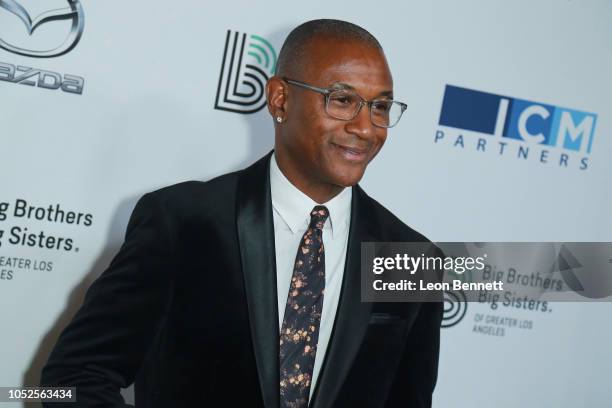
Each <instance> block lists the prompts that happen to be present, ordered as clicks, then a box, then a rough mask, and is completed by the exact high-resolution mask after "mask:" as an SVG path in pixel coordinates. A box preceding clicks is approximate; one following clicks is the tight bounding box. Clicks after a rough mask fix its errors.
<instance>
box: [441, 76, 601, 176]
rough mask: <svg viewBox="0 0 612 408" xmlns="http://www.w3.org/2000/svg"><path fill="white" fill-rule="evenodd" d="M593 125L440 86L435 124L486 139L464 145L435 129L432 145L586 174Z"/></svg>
mask: <svg viewBox="0 0 612 408" xmlns="http://www.w3.org/2000/svg"><path fill="white" fill-rule="evenodd" d="M596 121H597V115H596V114H594V113H589V112H583V111H578V110H574V109H568V108H562V107H559V106H553V105H548V104H543V103H539V102H532V101H528V100H524V99H518V98H511V97H508V96H502V95H496V94H492V93H487V92H481V91H476V90H472V89H467V88H461V87H458V86H453V85H446V89H445V92H444V101H443V102H442V110H441V112H440V120H439V123H438V124H439V125H440V126H445V127H447V128H454V129H461V130H464V131H471V132H478V133H480V134H484V135H488V136H486V137H478V138H477V139H476V138H475V139H476V140H467V141H466V140H464V134H463V133H461V132H453V131H448V130H437V131H436V134H435V138H434V142H435V143H439V144H443V143H452V145H453V146H454V147H455V148H460V149H461V150H463V149H465V148H466V146H467V148H470V147H471V148H472V149H474V150H476V151H481V152H486V151H490V152H494V153H496V154H498V155H506V156H514V157H515V158H516V159H519V160H520V159H523V160H528V159H531V160H536V161H539V162H540V163H544V164H550V163H552V164H556V165H558V166H561V167H569V166H571V167H578V168H579V169H580V170H586V169H587V168H588V165H589V155H590V153H591V149H592V146H593V139H594V135H595V124H596Z"/></svg>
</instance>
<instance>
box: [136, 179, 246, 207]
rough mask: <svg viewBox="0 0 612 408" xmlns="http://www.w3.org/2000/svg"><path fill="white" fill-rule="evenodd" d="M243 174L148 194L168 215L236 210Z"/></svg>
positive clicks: (185, 184) (185, 182)
mask: <svg viewBox="0 0 612 408" xmlns="http://www.w3.org/2000/svg"><path fill="white" fill-rule="evenodd" d="M239 175H240V171H236V172H232V173H227V174H223V175H221V176H218V177H215V178H213V179H210V180H207V181H199V180H190V181H183V182H180V183H176V184H172V185H169V186H165V187H162V188H159V189H157V190H154V191H151V192H149V193H146V194H144V196H143V197H142V198H141V200H143V199H144V197H147V198H148V199H152V200H154V201H155V202H156V203H157V204H158V205H159V206H160V207H161V208H163V209H164V210H165V211H167V212H170V213H174V214H182V215H190V214H202V212H203V211H204V213H206V211H207V210H208V212H209V213H213V212H218V211H221V210H228V209H232V210H233V208H234V206H233V203H234V202H235V197H236V187H237V182H238V177H239Z"/></svg>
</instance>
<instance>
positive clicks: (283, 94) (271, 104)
mask: <svg viewBox="0 0 612 408" xmlns="http://www.w3.org/2000/svg"><path fill="white" fill-rule="evenodd" d="M266 101H267V105H268V112H270V115H272V118H273V119H274V121H275V122H283V121H284V120H285V118H286V117H287V84H286V83H285V81H283V80H282V79H281V78H280V77H278V76H276V75H275V76H273V77H271V78H270V79H268V82H267V83H266ZM278 118H281V120H280V121H279V120H278Z"/></svg>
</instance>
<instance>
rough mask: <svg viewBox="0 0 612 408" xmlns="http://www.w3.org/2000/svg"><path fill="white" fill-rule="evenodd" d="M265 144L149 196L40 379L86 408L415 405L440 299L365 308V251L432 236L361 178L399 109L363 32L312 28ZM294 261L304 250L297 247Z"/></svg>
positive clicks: (292, 40) (432, 363)
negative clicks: (204, 175)
mask: <svg viewBox="0 0 612 408" xmlns="http://www.w3.org/2000/svg"><path fill="white" fill-rule="evenodd" d="M266 90H267V101H268V110H269V111H270V113H271V114H272V117H273V120H274V123H275V146H274V151H273V152H271V153H270V154H268V155H266V156H265V157H264V158H262V159H261V160H259V161H258V162H256V163H255V164H253V165H252V166H251V167H249V168H247V169H245V170H242V171H239V172H236V173H231V174H227V175H224V176H221V177H219V178H216V179H213V180H210V181H208V182H205V183H202V182H188V183H182V184H178V185H175V186H171V187H167V188H164V189H161V190H158V191H155V192H153V193H149V194H146V195H145V196H143V197H142V198H141V199H140V200H139V202H138V204H137V205H136V208H135V209H134V212H133V214H132V217H131V219H130V222H129V224H128V228H127V232H126V239H125V243H124V244H123V246H122V248H121V250H120V251H119V253H118V254H117V256H116V257H115V258H114V260H113V261H112V263H111V264H110V266H109V268H108V269H107V270H106V271H105V272H104V273H103V274H102V276H100V278H99V279H98V280H97V281H96V282H95V283H94V284H93V285H92V286H91V288H90V290H89V291H88V293H87V296H86V299H85V301H84V304H83V307H82V309H81V310H80V311H79V312H78V313H77V315H76V316H75V318H74V320H73V321H72V322H71V323H70V325H69V326H68V327H67V328H66V330H65V331H64V333H63V334H62V335H61V337H60V339H59V341H58V344H57V346H56V348H55V350H54V351H53V353H52V354H51V356H50V358H49V362H48V364H47V366H46V367H45V368H44V370H43V380H42V382H43V384H44V385H71V386H76V387H77V398H78V400H79V402H80V405H81V406H94V405H96V406H98V405H99V406H121V405H122V404H123V401H122V399H121V397H120V394H119V389H120V387H126V386H128V385H129V384H131V383H132V382H134V381H135V382H136V388H135V390H136V391H135V392H136V405H137V407H174V406H180V407H183V406H185V407H195V406H210V407H292V408H298V407H307V406H311V407H313V408H324V407H325V408H326V407H426V406H430V405H431V395H432V392H433V389H434V386H435V382H436V376H437V363H438V348H439V330H440V321H441V314H442V312H441V310H442V309H441V304H440V303H362V302H360V271H359V267H360V265H359V262H360V244H361V242H365V241H425V240H426V239H425V238H424V237H423V236H422V235H420V234H418V233H417V232H415V231H413V230H412V229H410V228H409V227H407V226H406V225H405V224H403V223H402V222H401V221H400V220H398V219H397V218H396V217H394V216H393V215H392V214H391V213H390V212H388V211H387V210H386V209H385V208H383V207H382V206H381V205H380V204H378V203H377V202H376V201H374V200H373V199H371V198H370V197H368V196H367V195H366V194H365V193H364V192H363V190H362V189H361V188H360V187H359V186H358V185H357V183H358V181H359V180H360V179H361V178H362V176H363V174H364V171H365V168H366V166H367V164H368V163H369V162H370V161H371V160H372V159H373V158H374V156H376V154H377V153H378V152H379V151H380V149H381V147H382V146H383V144H384V142H385V139H386V136H387V128H388V127H390V126H393V125H394V124H395V123H396V122H397V120H399V118H400V116H401V113H402V112H403V110H404V109H405V105H403V104H401V103H398V102H394V101H393V99H392V98H393V92H392V91H393V84H392V78H391V73H390V71H389V68H388V66H387V62H386V59H385V56H384V54H383V50H382V48H381V47H380V45H379V43H378V41H377V40H376V39H375V38H374V37H373V36H372V35H371V34H369V33H368V32H367V31H365V30H364V29H362V28H360V27H358V26H355V25H353V24H350V23H347V22H342V21H337V20H314V21H310V22H307V23H305V24H302V25H301V26H299V27H297V28H296V29H295V30H293V31H292V33H291V34H290V35H289V36H288V38H287V40H286V41H285V44H284V45H283V48H282V50H281V52H280V55H279V61H278V67H277V75H276V76H274V77H272V78H271V79H270V80H269V81H268V84H267V88H266ZM296 252H297V255H296Z"/></svg>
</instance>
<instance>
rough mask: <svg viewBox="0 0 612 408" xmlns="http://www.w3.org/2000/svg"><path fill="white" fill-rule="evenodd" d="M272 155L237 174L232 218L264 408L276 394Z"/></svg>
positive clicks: (276, 403) (274, 405) (274, 403)
mask: <svg viewBox="0 0 612 408" xmlns="http://www.w3.org/2000/svg"><path fill="white" fill-rule="evenodd" d="M270 155H271V154H267V155H266V156H265V157H264V158H262V159H261V160H259V161H257V162H256V163H255V164H253V165H252V166H250V167H249V168H247V169H245V170H244V171H243V172H242V174H241V175H240V179H239V181H238V192H237V208H236V223H237V230H238V241H239V246H240V258H241V262H242V272H243V275H244V282H245V290H246V297H247V305H248V311H249V322H250V327H251V333H252V339H253V349H254V351H255V361H256V363H257V372H258V375H259V382H260V386H261V393H262V396H263V401H264V405H265V406H266V407H267V408H277V407H278V406H279V399H280V397H279V393H280V391H279V369H278V366H279V363H278V347H279V346H278V332H279V328H278V311H277V309H278V305H277V293H276V261H275V250H274V222H273V218H272V201H271V196H270V177H269V174H270V172H269V161H270Z"/></svg>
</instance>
